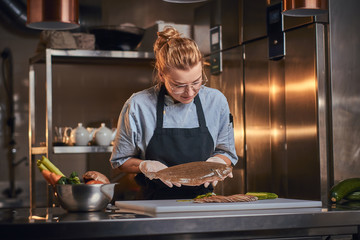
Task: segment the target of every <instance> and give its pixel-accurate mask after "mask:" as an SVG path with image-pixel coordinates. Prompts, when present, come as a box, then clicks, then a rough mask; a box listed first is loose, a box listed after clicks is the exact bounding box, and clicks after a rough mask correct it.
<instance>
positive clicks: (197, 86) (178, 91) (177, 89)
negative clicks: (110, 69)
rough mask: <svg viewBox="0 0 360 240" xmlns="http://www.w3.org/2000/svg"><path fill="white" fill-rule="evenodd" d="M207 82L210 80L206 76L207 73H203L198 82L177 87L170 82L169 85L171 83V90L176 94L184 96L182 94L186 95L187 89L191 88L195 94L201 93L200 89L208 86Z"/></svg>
mask: <svg viewBox="0 0 360 240" xmlns="http://www.w3.org/2000/svg"><path fill="white" fill-rule="evenodd" d="M207 81H208V79H207V77H206V75H205V73H204V71H203V72H202V76H201V79H200V80H198V81H195V82H193V83H189V84H182V85H176V84H173V83H171V82H170V81H168V83H169V86H170V88H171V91H172V92H173V93H174V94H182V93H184V92H185V91H186V89H187V87H191V88H192V90H194V91H195V92H197V91H199V89H200V88H201V87H202V86H205V85H206V83H207Z"/></svg>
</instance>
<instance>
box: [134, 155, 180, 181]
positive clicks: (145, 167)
mask: <svg viewBox="0 0 360 240" xmlns="http://www.w3.org/2000/svg"><path fill="white" fill-rule="evenodd" d="M165 168H167V166H166V165H165V164H163V163H161V162H159V161H155V160H144V161H142V162H141V163H140V165H139V169H140V171H141V172H142V173H143V174H144V175H145V176H146V177H147V178H149V179H150V180H152V179H153V178H154V176H153V173H155V172H158V171H160V170H163V169H165ZM160 180H161V181H162V182H163V183H164V184H165V185H167V186H168V187H173V185H175V186H177V187H181V184H179V183H171V182H169V181H164V180H162V179H160Z"/></svg>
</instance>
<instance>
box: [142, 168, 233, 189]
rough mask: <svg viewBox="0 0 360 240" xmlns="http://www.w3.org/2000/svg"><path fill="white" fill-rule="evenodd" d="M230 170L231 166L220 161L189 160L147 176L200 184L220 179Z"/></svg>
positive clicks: (180, 182)
mask: <svg viewBox="0 0 360 240" xmlns="http://www.w3.org/2000/svg"><path fill="white" fill-rule="evenodd" d="M231 171H232V167H231V166H227V165H226V164H222V163H214V162H190V163H185V164H180V165H176V166H173V167H169V168H165V169H163V170H160V171H158V172H154V173H148V174H147V177H148V178H149V179H160V180H162V181H168V182H172V183H179V184H181V185H186V186H200V185H202V184H204V183H205V182H210V181H222V180H224V179H225V178H226V176H228V175H229V173H231Z"/></svg>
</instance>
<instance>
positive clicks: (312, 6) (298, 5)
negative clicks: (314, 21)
mask: <svg viewBox="0 0 360 240" xmlns="http://www.w3.org/2000/svg"><path fill="white" fill-rule="evenodd" d="M327 9H328V1H327V0H284V3H283V14H284V15H287V16H299V17H304V16H314V15H319V14H324V13H327Z"/></svg>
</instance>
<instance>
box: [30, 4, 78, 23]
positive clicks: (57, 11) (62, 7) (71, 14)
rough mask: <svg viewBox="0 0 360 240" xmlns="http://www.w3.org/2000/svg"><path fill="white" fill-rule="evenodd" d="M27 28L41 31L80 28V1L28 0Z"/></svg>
mask: <svg viewBox="0 0 360 240" xmlns="http://www.w3.org/2000/svg"><path fill="white" fill-rule="evenodd" d="M26 26H27V27H29V28H33V29H40V30H70V29H74V28H78V27H79V1H78V0H27V23H26Z"/></svg>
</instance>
